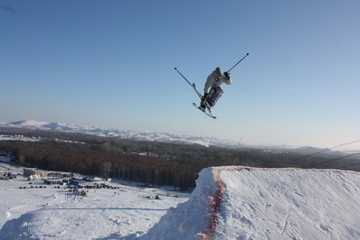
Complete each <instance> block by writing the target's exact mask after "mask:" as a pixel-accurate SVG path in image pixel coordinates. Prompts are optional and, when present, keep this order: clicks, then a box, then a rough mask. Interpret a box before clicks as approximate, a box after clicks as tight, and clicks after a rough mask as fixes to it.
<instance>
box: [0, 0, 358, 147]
mask: <svg viewBox="0 0 360 240" xmlns="http://www.w3.org/2000/svg"><path fill="white" fill-rule="evenodd" d="M0 5H1V6H0V7H1V8H0V32H1V34H0V43H1V44H0V53H1V54H0V66H1V67H0V68H1V74H0V84H1V94H0V120H2V121H15V120H30V119H31V120H39V121H49V122H64V123H72V124H79V125H85V126H99V127H104V128H118V129H128V130H139V131H151V132H169V133H176V134H189V135H195V136H214V137H218V138H221V139H230V140H236V141H241V142H242V143H244V144H248V145H252V144H261V145H290V146H315V147H333V146H335V145H339V144H342V143H345V142H351V141H354V140H357V139H360V124H359V123H360V107H359V106H360V105H359V103H360V79H359V77H360V68H359V62H360V44H359V42H360V31H359V22H360V15H359V14H358V13H359V12H360V2H359V1H357V0H347V1H327V0H326V1H325V0H318V1H287V0H277V1H259V0H254V1H213V0H206V1H205V0H199V1H190V0H184V1H167V0H162V1H155V0H154V1H110V0H107V1H100V0H97V1H93V0H87V1H82V0H78V1H70V0H69V1H66V0H65V1H64V0H62V1H60V0H58V1H45V0H44V1H36V0H33V1H25V0H19V1H6V0H3V1H1V3H0ZM246 53H250V55H249V56H248V57H247V58H246V59H245V60H244V61H243V62H241V63H240V64H239V65H238V66H237V67H236V68H234V69H233V70H232V71H231V77H232V78H233V81H234V83H233V85H230V86H227V85H224V86H223V90H224V92H225V93H224V95H223V97H222V98H221V99H220V100H219V102H218V104H217V105H216V107H215V108H214V110H213V113H214V115H216V116H217V117H218V119H217V120H216V121H213V120H211V119H210V118H208V117H206V116H205V115H204V114H202V113H201V112H199V111H198V110H196V109H195V108H194V107H193V106H192V102H198V97H197V96H196V95H195V94H194V92H193V91H192V89H191V88H190V86H189V85H188V84H187V83H186V82H185V81H184V80H183V79H182V78H181V76H180V75H179V74H178V73H177V72H176V71H174V67H177V68H178V70H180V71H181V72H182V73H183V74H184V75H185V76H186V77H187V78H188V79H189V81H191V82H194V83H196V85H197V86H198V87H199V88H200V89H202V88H203V85H204V82H205V79H206V77H207V76H208V75H209V74H210V73H211V71H212V70H213V69H215V67H217V66H220V67H221V68H222V69H224V70H226V69H229V68H230V67H232V66H233V65H234V64H235V63H236V62H237V61H238V60H239V59H241V58H242V57H243V56H244V55H245V54H246ZM349 147H351V148H358V149H360V146H359V145H358V146H356V145H351V146H349Z"/></svg>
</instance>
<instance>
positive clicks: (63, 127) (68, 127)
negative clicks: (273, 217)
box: [0, 120, 242, 147]
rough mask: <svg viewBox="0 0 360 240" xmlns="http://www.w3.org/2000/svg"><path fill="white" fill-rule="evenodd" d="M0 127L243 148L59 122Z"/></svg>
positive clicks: (206, 139)
mask: <svg viewBox="0 0 360 240" xmlns="http://www.w3.org/2000/svg"><path fill="white" fill-rule="evenodd" d="M0 126H2V127H18V128H27V129H40V130H57V131H63V132H78V133H85V134H94V135H97V136H102V137H116V138H120V139H133V140H144V141H160V142H177V143H189V144H199V145H203V146H207V147H208V146H210V145H216V146H226V147H241V146H242V145H241V144H240V143H239V142H234V141H229V140H221V139H217V138H215V137H198V136H189V135H177V134H171V133H156V132H147V131H130V130H119V129H104V128H100V127H95V126H93V127H87V126H79V125H75V124H68V123H57V122H53V123H49V122H44V121H33V120H27V121H17V122H7V123H5V122H1V121H0Z"/></svg>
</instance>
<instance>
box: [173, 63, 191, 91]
mask: <svg viewBox="0 0 360 240" xmlns="http://www.w3.org/2000/svg"><path fill="white" fill-rule="evenodd" d="M174 69H175V70H176V71H177V72H178V73H179V74H180V75H181V76H182V77H183V78H184V79H185V80H186V81H187V83H188V84H189V85H190V86H191V87H193V85H192V84H191V83H190V82H189V80H187V79H186V77H184V75H182V74H181V72H179V70H177V68H176V67H174Z"/></svg>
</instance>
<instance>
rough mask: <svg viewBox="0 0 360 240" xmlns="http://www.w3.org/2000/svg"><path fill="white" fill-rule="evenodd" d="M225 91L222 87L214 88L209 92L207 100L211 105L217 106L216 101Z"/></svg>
mask: <svg viewBox="0 0 360 240" xmlns="http://www.w3.org/2000/svg"><path fill="white" fill-rule="evenodd" d="M223 93H224V91H223V90H222V89H221V87H216V88H212V89H211V90H210V92H209V95H208V99H207V102H208V103H209V105H210V106H212V107H213V106H215V104H216V102H217V101H218V100H219V99H220V98H221V96H222V95H223Z"/></svg>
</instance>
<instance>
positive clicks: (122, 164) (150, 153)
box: [0, 128, 359, 190]
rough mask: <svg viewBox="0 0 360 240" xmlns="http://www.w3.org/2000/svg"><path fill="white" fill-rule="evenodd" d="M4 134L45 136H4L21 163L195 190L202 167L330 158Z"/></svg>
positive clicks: (0, 145)
mask: <svg viewBox="0 0 360 240" xmlns="http://www.w3.org/2000/svg"><path fill="white" fill-rule="evenodd" d="M0 134H5V135H14V134H21V135H23V136H27V137H34V136H35V137H38V138H40V140H39V141H14V140H11V141H0V151H7V152H11V153H12V154H13V156H14V162H15V164H17V165H19V166H23V167H36V168H40V169H43V170H52V171H64V172H76V173H80V174H84V175H95V176H103V177H112V178H120V179H125V180H129V181H136V182H142V183H144V184H148V185H153V186H163V185H168V186H173V187H174V188H176V189H179V190H191V189H193V188H194V187H195V180H196V178H197V174H198V172H199V171H200V170H201V169H203V168H205V167H210V166H226V165H243V166H252V167H267V168H269V167H270V168H273V167H277V168H282V167H301V168H306V167H309V166H312V165H314V164H317V163H321V162H325V161H328V160H329V159H328V158H327V157H325V156H321V157H320V156H310V157H306V158H304V154H300V153H295V152H285V151H283V152H279V151H264V150H263V149H252V148H244V149H227V148H218V147H204V146H200V145H189V144H175V143H164V142H150V141H134V140H124V139H116V138H105V137H98V136H94V135H86V134H79V133H64V132H58V131H35V130H26V129H13V128H0ZM358 162H359V161H358V160H357V159H351V158H350V159H347V160H343V161H341V162H340V163H339V161H337V162H329V163H328V164H325V165H319V166H318V167H322V168H345V167H346V166H356V163H358ZM356 167H359V166H356ZM353 170H357V169H353Z"/></svg>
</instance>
